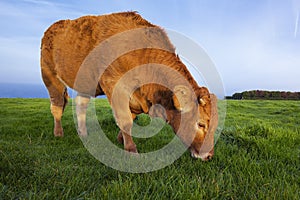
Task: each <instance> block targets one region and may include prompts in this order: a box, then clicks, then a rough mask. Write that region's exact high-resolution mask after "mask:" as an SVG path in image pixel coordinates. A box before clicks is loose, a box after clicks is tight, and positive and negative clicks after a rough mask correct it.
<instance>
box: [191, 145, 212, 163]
mask: <svg viewBox="0 0 300 200" xmlns="http://www.w3.org/2000/svg"><path fill="white" fill-rule="evenodd" d="M190 151H191V156H192V157H193V158H201V160H202V161H209V160H211V159H212V157H213V155H214V149H212V150H211V151H210V152H199V151H197V150H196V149H194V148H190Z"/></svg>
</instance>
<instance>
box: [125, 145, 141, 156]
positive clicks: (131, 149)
mask: <svg viewBox="0 0 300 200" xmlns="http://www.w3.org/2000/svg"><path fill="white" fill-rule="evenodd" d="M125 150H126V151H127V152H129V153H133V154H138V151H137V148H136V146H135V145H130V146H129V147H125Z"/></svg>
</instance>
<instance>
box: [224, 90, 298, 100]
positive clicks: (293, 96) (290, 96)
mask: <svg viewBox="0 0 300 200" xmlns="http://www.w3.org/2000/svg"><path fill="white" fill-rule="evenodd" d="M226 99H238V100H241V99H253V100H256V99H265V100H300V92H282V91H263V90H251V91H244V92H241V93H234V94H233V95H232V96H227V97H226Z"/></svg>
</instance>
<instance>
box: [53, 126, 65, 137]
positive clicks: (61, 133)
mask: <svg viewBox="0 0 300 200" xmlns="http://www.w3.org/2000/svg"><path fill="white" fill-rule="evenodd" d="M54 136H55V137H63V136H64V131H63V129H62V128H60V129H55V130H54Z"/></svg>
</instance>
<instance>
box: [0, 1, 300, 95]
mask: <svg viewBox="0 0 300 200" xmlns="http://www.w3.org/2000/svg"><path fill="white" fill-rule="evenodd" d="M120 11H138V12H139V13H140V15H142V17H143V18H145V19H147V20H148V21H150V22H152V23H153V24H156V25H159V26H161V27H163V28H166V29H170V30H174V31H176V32H179V33H181V34H183V35H185V36H186V37H188V38H190V39H191V40H193V41H194V42H196V43H197V44H198V45H199V46H201V48H203V49H204V50H205V52H206V53H207V55H208V56H209V57H210V59H211V60H212V61H213V63H214V64H215V67H216V70H217V72H218V73H219V75H220V77H221V79H222V82H223V86H224V90H225V94H226V95H232V94H233V93H235V92H241V91H245V90H257V89H260V90H283V91H300V27H299V26H300V25H299V23H300V22H299V15H300V0H253V1H250V0H85V1H83V0H65V1H58V0H54V1H50V0H0V16H1V18H0V26H1V29H0V61H1V62H0V83H30V84H32V83H33V84H42V80H41V75H40V66H39V60H40V41H41V38H42V36H43V34H44V31H45V30H46V29H47V28H48V27H49V26H50V25H51V24H53V23H54V22H56V21H58V20H60V19H75V18H78V17H80V16H83V15H102V14H108V13H113V12H120Z"/></svg>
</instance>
